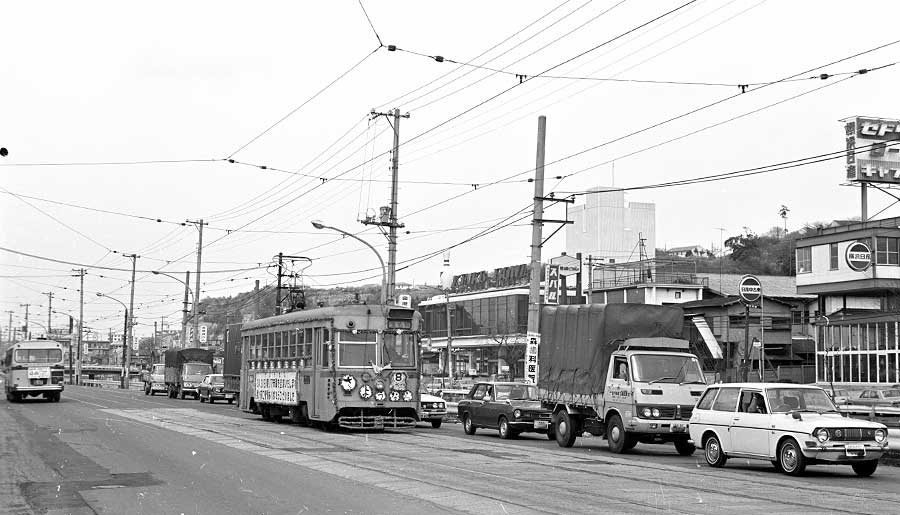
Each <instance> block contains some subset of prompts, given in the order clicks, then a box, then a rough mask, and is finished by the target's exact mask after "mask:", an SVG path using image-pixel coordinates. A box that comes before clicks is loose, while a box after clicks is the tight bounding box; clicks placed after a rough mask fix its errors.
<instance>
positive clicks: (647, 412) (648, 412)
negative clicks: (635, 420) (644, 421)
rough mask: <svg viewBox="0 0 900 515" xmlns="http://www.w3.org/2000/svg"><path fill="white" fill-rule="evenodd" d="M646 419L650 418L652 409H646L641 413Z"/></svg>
mask: <svg viewBox="0 0 900 515" xmlns="http://www.w3.org/2000/svg"><path fill="white" fill-rule="evenodd" d="M641 414H642V415H644V417H645V418H650V408H644V411H642V412H641Z"/></svg>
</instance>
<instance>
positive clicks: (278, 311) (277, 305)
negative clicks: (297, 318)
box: [275, 252, 284, 315]
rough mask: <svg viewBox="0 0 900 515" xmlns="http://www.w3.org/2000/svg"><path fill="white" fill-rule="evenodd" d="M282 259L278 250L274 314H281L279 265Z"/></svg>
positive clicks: (282, 256)
mask: <svg viewBox="0 0 900 515" xmlns="http://www.w3.org/2000/svg"><path fill="white" fill-rule="evenodd" d="M282 259H284V255H283V254H282V253H281V252H279V253H278V283H277V285H276V286H275V314H276V315H280V314H281V265H282Z"/></svg>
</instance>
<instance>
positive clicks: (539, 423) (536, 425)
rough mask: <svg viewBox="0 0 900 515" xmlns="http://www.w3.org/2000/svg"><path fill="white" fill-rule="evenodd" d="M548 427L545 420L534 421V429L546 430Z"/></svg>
mask: <svg viewBox="0 0 900 515" xmlns="http://www.w3.org/2000/svg"><path fill="white" fill-rule="evenodd" d="M548 427H550V422H548V421H546V420H535V421H534V428H535V429H547V428H548Z"/></svg>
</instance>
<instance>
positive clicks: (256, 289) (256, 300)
mask: <svg viewBox="0 0 900 515" xmlns="http://www.w3.org/2000/svg"><path fill="white" fill-rule="evenodd" d="M253 299H254V303H253V320H256V319H258V318H259V279H257V280H256V284H255V285H254V286H253Z"/></svg>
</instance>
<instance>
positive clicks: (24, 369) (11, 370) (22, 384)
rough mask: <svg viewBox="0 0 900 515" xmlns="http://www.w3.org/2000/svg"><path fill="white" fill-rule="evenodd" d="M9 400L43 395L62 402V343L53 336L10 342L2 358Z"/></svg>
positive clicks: (5, 386) (63, 371)
mask: <svg viewBox="0 0 900 515" xmlns="http://www.w3.org/2000/svg"><path fill="white" fill-rule="evenodd" d="M3 371H4V373H5V374H6V382H5V383H4V390H5V391H6V400H8V401H10V402H19V401H21V400H22V399H24V398H26V397H38V396H40V395H43V396H44V398H45V399H47V400H49V401H52V402H59V399H60V396H61V395H62V391H63V388H64V384H63V375H64V374H65V366H64V365H63V345H62V344H61V343H59V342H55V341H53V340H30V341H24V342H16V343H13V344H12V345H10V347H9V348H8V349H7V350H6V355H5V356H4V358H3Z"/></svg>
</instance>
